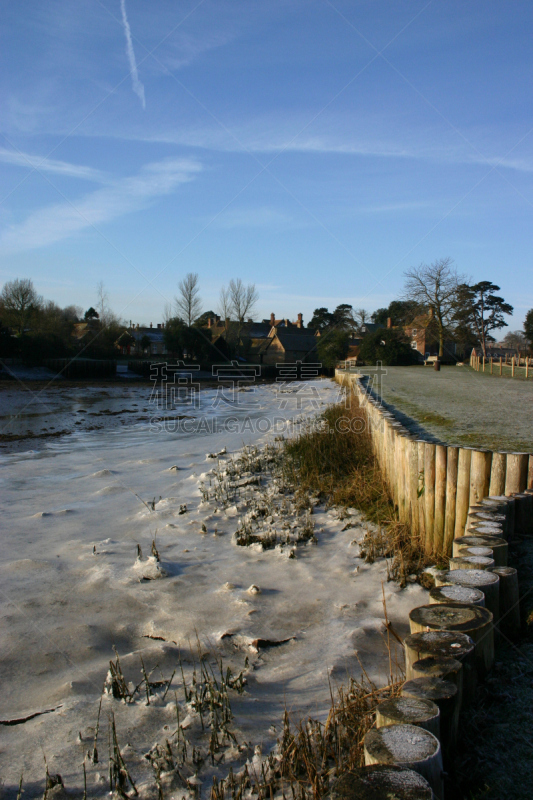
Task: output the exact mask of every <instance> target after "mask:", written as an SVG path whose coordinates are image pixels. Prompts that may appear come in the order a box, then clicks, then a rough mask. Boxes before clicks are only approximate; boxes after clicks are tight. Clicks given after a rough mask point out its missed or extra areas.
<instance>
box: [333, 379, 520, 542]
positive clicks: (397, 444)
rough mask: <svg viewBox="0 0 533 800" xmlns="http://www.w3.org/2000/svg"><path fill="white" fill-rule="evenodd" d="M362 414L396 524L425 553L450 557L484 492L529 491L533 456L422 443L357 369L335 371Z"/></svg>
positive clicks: (487, 494) (511, 494)
mask: <svg viewBox="0 0 533 800" xmlns="http://www.w3.org/2000/svg"><path fill="white" fill-rule="evenodd" d="M335 380H336V381H337V382H338V383H340V384H341V385H343V386H346V387H347V388H348V389H350V390H351V391H353V392H354V393H355V395H356V396H357V398H358V400H359V404H360V406H362V407H363V408H364V410H365V412H366V417H367V422H368V426H369V430H370V434H371V437H372V442H373V447H374V451H375V453H376V457H377V460H378V462H379V465H380V468H381V470H382V473H383V475H384V477H385V481H386V484H387V486H388V489H389V492H390V495H391V497H392V498H393V500H394V504H395V506H396V508H397V510H398V516H399V519H400V521H401V522H405V523H407V524H409V525H410V527H411V530H412V531H413V534H414V535H417V536H419V537H420V540H421V544H422V547H423V548H424V550H425V551H426V552H427V553H428V554H429V555H432V554H433V555H437V556H440V555H444V556H451V555H452V547H453V540H454V539H457V538H459V537H460V536H464V533H465V527H466V521H467V516H468V510H469V507H470V506H472V505H475V504H476V503H480V502H481V500H482V499H483V498H485V497H488V496H489V495H492V496H496V495H497V496H503V495H505V496H508V497H512V496H513V495H515V494H520V493H522V492H525V491H526V490H529V489H533V454H531V453H509V452H502V453H499V452H493V451H491V450H485V449H483V448H473V447H456V446H452V445H447V444H436V443H434V442H429V441H424V440H423V439H421V438H419V437H417V436H416V435H415V434H413V433H412V432H411V431H409V430H408V429H407V428H406V427H405V426H404V425H403V424H402V423H401V422H400V421H399V420H398V419H396V417H395V416H394V414H393V413H392V412H391V411H390V410H389V409H388V408H386V407H385V406H384V405H383V404H382V402H381V398H380V397H379V396H378V395H377V394H376V393H375V392H374V391H373V390H372V389H371V388H370V387H369V386H368V385H367V382H366V379H365V378H364V376H363V375H361V374H359V373H353V372H347V371H345V370H340V369H338V370H335Z"/></svg>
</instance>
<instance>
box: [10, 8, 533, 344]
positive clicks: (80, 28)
mask: <svg viewBox="0 0 533 800" xmlns="http://www.w3.org/2000/svg"><path fill="white" fill-rule="evenodd" d="M3 16H4V24H3V26H2V30H1V32H0V44H1V49H0V59H1V67H2V68H1V70H0V93H1V94H0V101H1V108H2V114H1V117H0V131H1V133H0V197H1V198H2V204H1V206H0V282H4V281H5V280H10V279H12V278H14V277H31V278H32V279H33V281H34V283H35V285H36V288H37V289H38V290H39V292H40V293H42V294H43V295H44V296H45V297H46V298H49V299H53V300H55V301H56V302H58V303H59V304H61V305H67V304H70V303H75V304H78V305H81V306H83V307H84V308H87V307H88V306H89V305H91V304H93V303H94V302H95V301H96V285H97V283H98V282H99V281H100V280H103V281H104V284H105V287H106V289H107V291H108V293H109V296H110V300H111V305H112V307H113V308H114V310H115V311H116V312H117V313H118V314H119V315H120V316H121V317H122V318H124V319H127V320H129V319H131V320H133V321H134V322H140V323H149V322H153V323H154V324H155V323H156V322H158V321H160V320H161V318H162V313H163V308H164V305H165V302H167V301H169V300H172V298H173V296H174V295H175V293H176V290H177V283H178V281H179V280H180V279H181V278H182V277H183V276H184V275H185V274H186V273H187V272H190V271H192V272H198V273H199V275H200V282H201V290H202V299H203V303H204V308H205V309H208V308H216V303H217V297H218V293H219V290H220V287H221V286H222V285H223V284H224V283H227V282H228V280H229V279H230V278H238V277H240V278H242V279H243V280H244V281H245V282H249V281H250V282H254V283H255V284H256V285H257V288H258V290H259V295H260V302H259V304H258V307H257V313H256V318H262V317H266V316H268V315H269V314H270V312H271V311H274V312H275V313H276V315H277V316H278V317H285V316H288V317H290V318H295V316H296V314H297V313H298V312H299V311H301V312H303V314H304V319H305V320H308V319H309V318H310V316H311V313H312V311H313V309H314V308H316V307H317V306H324V305H325V306H328V307H330V308H332V307H334V306H336V305H337V304H338V303H341V302H347V303H351V304H352V305H353V306H354V307H356V308H359V307H364V308H366V309H368V310H370V311H372V310H374V309H375V308H377V307H380V306H384V305H387V304H388V303H389V302H390V300H392V299H394V298H395V297H397V296H398V295H399V294H400V293H401V290H402V285H403V272H404V270H405V269H407V268H409V267H410V266H415V265H418V264H420V263H425V262H431V261H434V260H435V259H438V258H442V257H445V256H451V257H452V258H453V259H454V260H455V263H456V266H457V268H458V270H459V271H460V272H461V273H464V274H465V275H466V276H468V277H470V278H472V279H474V280H485V279H486V280H491V281H493V282H495V283H497V284H499V285H500V286H501V288H502V291H501V294H503V296H504V297H505V299H506V300H507V301H508V302H510V303H512V304H513V305H514V306H515V313H514V316H513V317H512V318H511V319H510V320H509V322H510V328H511V329H517V328H520V327H521V325H522V321H523V318H524V315H525V312H526V311H527V310H528V309H529V308H532V307H533V288H532V282H531V275H532V273H531V251H532V242H531V233H532V230H533V228H532V224H531V222H532V212H533V114H532V111H533V108H532V106H533V94H532V92H531V85H532V66H533V52H532V50H531V34H532V23H533V6H532V5H531V3H528V2H522V1H518V2H513V3H511V4H508V3H503V2H501V1H500V2H491V0H483V2H481V1H478V0H470V1H469V2H468V3H464V2H455V0H450V1H449V2H446V1H445V0H441V1H440V2H439V1H438V0H433V1H432V2H427V0H425V1H424V0H421V1H420V2H415V1H413V0H409V2H402V0H394V2H392V0H389V1H388V2H382V0H374V1H371V0H368V1H366V2H357V1H356V0H351V2H346V1H345V0H334V1H333V2H329V0H265V2H263V3H260V2H251V0H246V1H244V2H241V1H240V0H231V1H228V0H216V2H215V1H213V0H203V2H199V1H198V0H191V1H190V2H189V0H183V1H182V0H172V1H171V0H158V2H157V3H148V2H146V0H144V2H141V0H76V2H72V0H47V2H46V3H43V2H42V1H41V0H25V1H24V2H22V3H20V2H14V1H13V0H12V1H11V2H10V3H8V4H6V5H4V8H3Z"/></svg>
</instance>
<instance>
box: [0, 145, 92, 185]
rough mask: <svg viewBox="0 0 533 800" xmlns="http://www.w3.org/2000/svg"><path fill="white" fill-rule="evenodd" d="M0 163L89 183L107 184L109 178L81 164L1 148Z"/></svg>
mask: <svg viewBox="0 0 533 800" xmlns="http://www.w3.org/2000/svg"><path fill="white" fill-rule="evenodd" d="M0 161H2V162H3V163H4V164H13V165H15V166H17V167H26V168H27V169H36V170H37V171H38V172H52V173H53V174H55V175H65V176H66V177H68V178H82V179H83V180H87V181H95V182H97V183H106V182H107V180H108V177H107V176H106V175H105V173H103V172H101V171H100V170H97V169H93V168H92V167H84V166H82V165H80V164H69V163H68V162H67V161H57V160H56V159H53V158H45V157H43V156H36V155H33V154H30V153H21V152H19V151H17V150H7V149H6V148H5V147H0Z"/></svg>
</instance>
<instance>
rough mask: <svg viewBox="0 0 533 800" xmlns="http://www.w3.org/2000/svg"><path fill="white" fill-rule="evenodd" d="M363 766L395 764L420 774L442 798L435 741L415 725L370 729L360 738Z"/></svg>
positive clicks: (438, 750)
mask: <svg viewBox="0 0 533 800" xmlns="http://www.w3.org/2000/svg"><path fill="white" fill-rule="evenodd" d="M364 752H365V764H366V765H370V764H398V765H399V766H403V767H409V768H410V769H414V770H415V772H419V773H420V774H421V775H423V776H424V777H425V778H426V780H427V781H428V783H429V784H430V785H431V787H432V789H433V791H434V792H435V794H436V796H437V797H439V798H441V797H442V794H443V792H442V753H441V748H440V743H439V740H438V739H437V737H436V736H434V735H433V734H432V733H430V732H429V731H426V730H424V728H419V727H418V726H417V725H387V726H385V727H384V728H372V729H371V730H369V731H368V732H367V733H366V735H365V738H364Z"/></svg>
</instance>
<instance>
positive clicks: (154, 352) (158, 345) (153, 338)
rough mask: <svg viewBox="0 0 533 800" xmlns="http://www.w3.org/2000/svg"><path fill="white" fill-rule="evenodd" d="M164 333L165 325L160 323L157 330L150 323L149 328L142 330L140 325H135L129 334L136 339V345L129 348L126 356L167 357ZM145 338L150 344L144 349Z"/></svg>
mask: <svg viewBox="0 0 533 800" xmlns="http://www.w3.org/2000/svg"><path fill="white" fill-rule="evenodd" d="M164 332H165V325H164V323H159V322H158V323H157V327H156V328H154V327H153V326H152V323H150V327H149V328H144V327H143V328H141V327H140V325H133V326H132V327H131V328H130V329H129V331H128V333H130V334H131V336H133V338H134V339H135V345H134V346H132V347H129V348H127V353H126V355H137V356H144V355H148V356H166V355H167V349H166V347H165V339H164ZM145 337H146V339H147V340H149V344H148V346H146V347H143V346H142V344H141V342H142V340H143V339H144V338H145Z"/></svg>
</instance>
